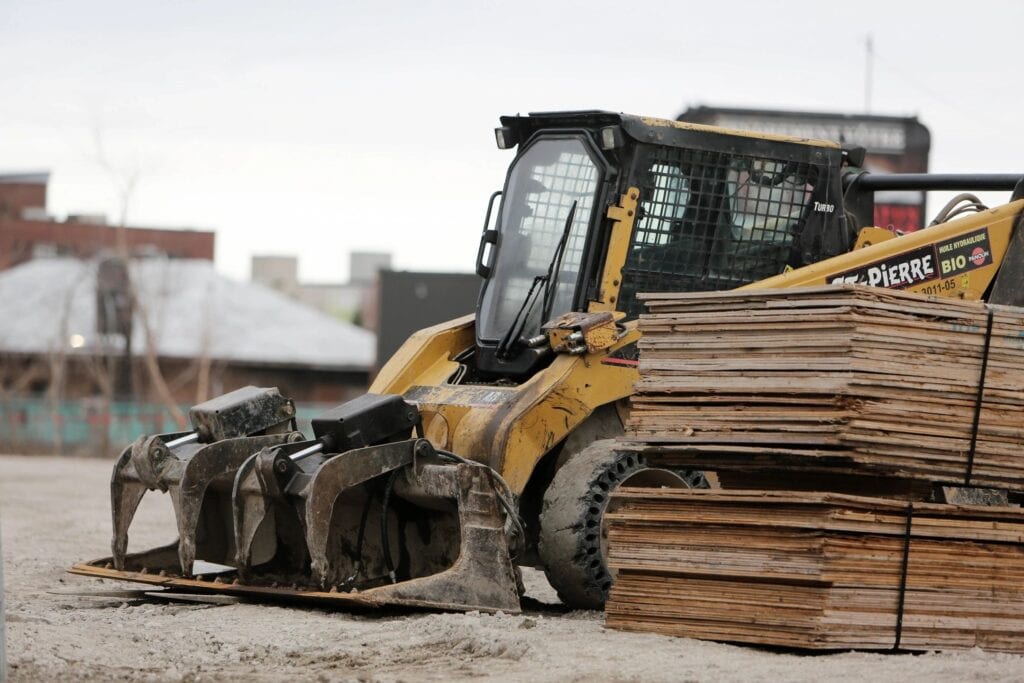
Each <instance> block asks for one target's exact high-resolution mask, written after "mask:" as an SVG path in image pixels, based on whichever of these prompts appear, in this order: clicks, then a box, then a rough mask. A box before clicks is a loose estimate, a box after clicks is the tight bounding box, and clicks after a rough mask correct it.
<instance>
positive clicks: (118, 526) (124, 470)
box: [110, 432, 195, 569]
mask: <svg viewBox="0 0 1024 683" xmlns="http://www.w3.org/2000/svg"><path fill="white" fill-rule="evenodd" d="M187 433H188V432H171V433H168V434H157V435H154V436H148V437H147V436H140V437H139V438H138V439H136V440H135V441H134V442H133V443H132V444H131V445H130V446H128V447H127V448H125V449H124V450H123V451H121V455H120V456H119V457H118V459H117V462H116V463H115V465H114V471H113V473H112V474H111V477H110V504H111V514H112V518H113V520H112V521H113V529H114V533H113V538H112V540H111V554H112V556H113V560H114V567H115V568H117V569H123V568H124V561H125V555H126V554H127V551H128V528H129V527H130V526H131V523H132V519H134V517H135V512H136V511H137V510H138V507H139V503H140V502H141V501H142V497H143V496H144V495H145V494H146V491H153V490H156V489H160V490H162V491H166V490H167V487H166V485H165V484H164V483H163V477H164V474H165V469H166V468H167V467H173V465H174V458H173V456H172V452H171V450H170V449H168V448H167V445H166V444H167V441H174V440H175V439H177V438H178V437H180V436H182V435H183V434H187ZM183 448H187V449H190V450H194V449H195V446H190V445H189V444H185V445H184V446H183Z"/></svg>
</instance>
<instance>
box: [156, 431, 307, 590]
mask: <svg viewBox="0 0 1024 683" xmlns="http://www.w3.org/2000/svg"><path fill="white" fill-rule="evenodd" d="M301 438H302V435H301V434H300V433H299V432H289V433H285V434H269V435H264V436H249V437H239V438H235V439H225V440H223V441H217V442H214V443H212V444H208V445H206V446H204V447H202V448H200V449H199V450H198V451H196V452H195V454H194V455H193V456H192V457H191V458H190V459H189V460H188V461H187V462H186V463H185V465H184V468H183V470H182V472H181V477H180V479H179V481H178V482H176V484H177V485H176V486H175V487H174V488H175V489H176V496H177V501H176V505H175V506H174V510H175V514H176V516H177V523H178V558H179V561H180V563H181V571H182V573H183V574H184V575H185V576H189V575H191V574H192V565H193V563H194V562H195V560H196V549H197V533H198V530H199V527H200V518H201V515H202V514H203V505H204V502H205V501H206V500H207V499H208V497H212V496H218V495H219V496H223V499H224V500H225V501H226V502H227V501H230V500H231V494H232V487H233V484H234V479H235V475H236V472H237V471H238V469H239V467H241V465H242V464H243V463H244V462H245V460H247V459H248V458H249V457H250V456H252V455H253V454H254V453H257V452H259V451H260V450H262V449H263V448H269V447H273V446H278V445H282V444H285V443H289V442H294V441H297V440H298V439H301ZM225 507H227V505H225ZM218 523H219V524H220V525H221V526H222V527H223V541H224V542H223V543H222V544H221V546H222V547H221V548H220V549H219V550H220V552H214V549H213V548H211V547H209V546H210V545H211V544H207V546H208V547H207V548H205V551H206V552H205V553H204V557H203V558H202V559H204V560H207V561H209V562H216V563H219V564H231V563H233V562H234V559H235V546H234V528H233V525H232V523H231V520H230V519H224V520H207V521H206V524H207V525H211V524H218ZM211 552H213V554H212V555H211V554H210V553H211ZM207 555H209V556H207Z"/></svg>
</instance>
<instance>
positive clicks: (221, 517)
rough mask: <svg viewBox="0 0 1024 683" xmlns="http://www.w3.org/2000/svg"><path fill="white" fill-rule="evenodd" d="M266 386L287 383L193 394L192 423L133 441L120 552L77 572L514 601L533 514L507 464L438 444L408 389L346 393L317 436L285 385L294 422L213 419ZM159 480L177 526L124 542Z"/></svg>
mask: <svg viewBox="0 0 1024 683" xmlns="http://www.w3.org/2000/svg"><path fill="white" fill-rule="evenodd" d="M260 392H273V394H274V395H277V396H279V394H276V390H259V389H253V388H250V389H249V393H248V394H247V395H242V396H239V395H238V394H239V392H235V393H234V394H229V395H228V396H224V397H221V399H217V400H215V401H211V402H209V403H207V404H203V405H202V406H196V408H194V409H193V411H192V423H193V425H194V426H195V427H196V432H195V433H174V434H164V435H157V436H151V437H144V438H141V439H139V440H138V441H137V442H136V443H134V444H132V446H130V447H129V448H127V449H125V451H124V452H123V453H122V454H121V458H120V459H119V461H118V465H117V467H115V470H114V477H113V480H112V484H111V490H112V498H113V500H112V503H113V506H114V513H113V514H114V525H115V535H114V543H113V546H114V557H112V558H105V559H102V560H96V561H94V562H89V563H82V564H78V565H75V567H73V568H72V571H74V572H75V573H81V574H86V575H91V576H101V577H105V578H116V579H124V580H129V581H140V582H144V583H150V584H157V585H161V586H165V587H175V588H178V589H182V590H195V591H207V592H218V593H227V594H232V595H247V596H252V597H264V598H273V599H290V600H299V601H303V602H312V603H320V604H324V603H333V604H342V605H349V606H362V607H380V606H384V605H397V606H410V607H423V608H434V609H445V610H481V611H488V612H495V611H499V610H502V611H506V612H510V613H516V612H518V611H519V590H518V587H519V585H520V584H519V581H518V579H517V572H516V569H515V567H514V566H513V564H512V553H511V552H510V539H512V538H515V537H516V535H517V534H518V537H519V539H520V540H521V537H522V529H521V525H520V524H519V521H518V517H517V516H516V514H515V510H514V507H513V499H512V494H511V492H510V491H509V489H508V486H507V485H506V484H505V482H504V480H502V479H501V477H500V476H499V475H498V474H497V473H496V472H494V471H493V470H491V469H490V468H489V467H487V466H486V465H483V464H482V463H478V462H474V461H470V460H466V459H463V458H461V457H458V456H456V455H454V454H451V453H447V452H445V451H438V450H435V448H434V447H433V446H432V445H431V443H430V442H429V441H427V440H426V439H424V438H422V434H421V430H420V416H419V412H418V410H417V409H416V406H415V405H413V404H410V403H406V402H405V401H404V400H403V399H402V397H400V396H380V395H373V394H368V395H365V396H362V397H360V398H358V399H355V400H353V401H350V402H348V403H346V404H343V405H341V406H338V407H337V408H334V409H332V410H331V411H328V412H327V413H325V414H324V415H321V416H320V417H318V418H315V419H314V420H312V426H313V433H314V436H315V438H314V439H312V440H309V441H300V440H299V439H300V438H301V436H300V435H298V433H297V432H293V431H291V428H292V427H293V423H292V422H291V416H292V415H293V412H294V411H293V410H291V403H290V402H287V401H286V400H285V399H280V400H281V402H282V403H281V405H280V406H279V410H280V414H281V415H288V419H284V420H283V421H279V422H271V421H270V420H269V419H263V420H257V419H255V417H253V418H252V419H251V420H250V421H249V422H248V423H247V424H246V425H245V427H241V426H236V427H234V428H225V426H224V425H223V424H222V423H220V422H217V420H216V417H217V415H224V414H234V413H233V410H228V409H226V408H225V406H227V407H231V408H234V406H235V405H236V403H239V402H241V401H242V399H248V398H255V397H259V396H262V394H261V393H260ZM231 397H233V400H231V401H228V400H227V399H229V398H231ZM218 402H219V404H218V405H220V406H221V409H220V412H219V413H217V412H215V411H212V410H211V406H210V404H213V403H218ZM211 412H214V414H213V415H211ZM248 414H249V415H250V416H256V415H263V414H266V411H262V412H261V411H250V412H249V413H248ZM200 425H206V427H204V428H200ZM257 427H259V428H260V429H258V430H257V429H256V428H257ZM247 430H251V431H247ZM256 432H260V433H256ZM417 435H419V436H417ZM154 489H160V490H162V491H167V492H170V493H171V496H172V502H173V503H174V507H175V514H176V515H177V522H178V531H179V536H180V538H179V541H178V542H177V543H175V544H172V545H169V546H165V547H161V548H154V549H152V550H149V551H146V552H143V553H135V554H131V555H127V554H125V548H126V546H127V528H128V524H129V523H130V522H131V517H132V515H134V513H135V509H136V508H137V506H138V503H139V500H140V499H141V498H142V495H143V494H144V493H145V492H146V491H147V490H154ZM513 528H514V529H515V533H513V531H512V529H513ZM211 563H213V564H211Z"/></svg>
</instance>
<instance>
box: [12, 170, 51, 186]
mask: <svg viewBox="0 0 1024 683" xmlns="http://www.w3.org/2000/svg"><path fill="white" fill-rule="evenodd" d="M48 182H50V172H49V171H33V172H30V173H0V183H6V184H11V185H13V184H21V185H46V184H47V183H48Z"/></svg>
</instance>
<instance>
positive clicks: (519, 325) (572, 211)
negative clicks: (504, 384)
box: [496, 200, 578, 358]
mask: <svg viewBox="0 0 1024 683" xmlns="http://www.w3.org/2000/svg"><path fill="white" fill-rule="evenodd" d="M577 204H578V202H577V201H575V200H574V201H573V203H572V206H571V207H570V208H569V215H568V216H566V219H565V227H563V228H562V237H561V238H560V239H559V240H558V244H557V245H556V246H555V253H554V254H552V255H551V262H550V263H549V264H548V270H547V272H546V273H545V274H544V275H535V276H534V278H533V282H532V283H531V284H530V289H529V291H527V292H526V296H525V297H524V298H523V303H522V304H520V306H519V310H518V311H516V315H515V317H514V318H513V319H512V324H511V325H509V327H508V330H507V331H506V332H505V334H504V335H503V336H502V337H501V341H500V342H498V349H497V354H496V355H497V356H498V358H507V357H508V355H509V351H510V350H511V347H512V343H513V342H514V341H515V340H517V339H519V335H520V334H522V331H523V327H525V326H526V321H527V319H528V318H529V317H530V315H529V314H530V311H531V310H532V309H533V305H534V304H535V303H536V302H537V297H536V296H535V295H534V294H535V292H537V291H538V290H537V285H540V284H543V287H542V288H541V289H540V290H539V291H540V292H541V293H542V295H541V299H542V302H543V303H542V304H541V323H543V322H544V321H545V320H546V319H547V316H549V315H551V307H552V305H554V299H555V295H554V292H555V287H553V286H552V281H554V283H555V284H556V285H557V282H558V269H559V268H561V267H562V258H563V256H564V255H565V245H566V243H567V242H568V241H569V232H570V231H571V230H572V223H573V219H574V218H575V217H576V205H577Z"/></svg>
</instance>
